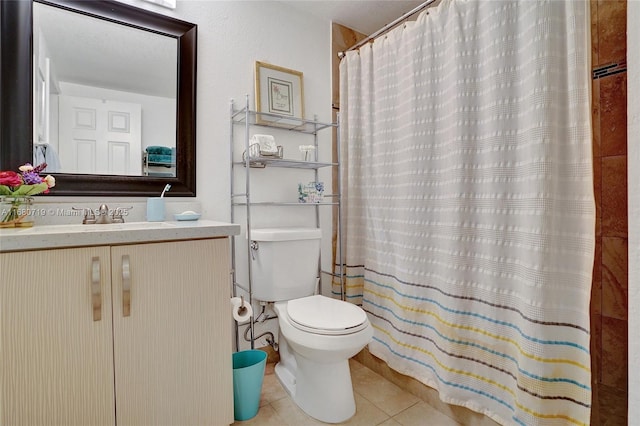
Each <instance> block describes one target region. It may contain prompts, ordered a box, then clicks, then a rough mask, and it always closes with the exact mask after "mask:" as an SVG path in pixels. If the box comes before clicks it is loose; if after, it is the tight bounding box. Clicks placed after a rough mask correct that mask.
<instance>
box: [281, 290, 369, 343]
mask: <svg viewBox="0 0 640 426" xmlns="http://www.w3.org/2000/svg"><path fill="white" fill-rule="evenodd" d="M287 317H288V318H289V320H290V322H291V325H293V326H294V327H295V328H297V329H299V330H302V331H305V332H308V333H315V334H323V335H344V334H351V333H356V332H358V331H360V330H362V329H364V328H366V327H367V325H368V322H367V314H366V313H365V312H364V310H362V308H360V307H358V306H356V305H354V304H351V303H349V302H343V301H342V300H336V299H331V298H329V297H325V296H321V295H315V296H308V297H302V298H300V299H294V300H290V301H288V302H287Z"/></svg>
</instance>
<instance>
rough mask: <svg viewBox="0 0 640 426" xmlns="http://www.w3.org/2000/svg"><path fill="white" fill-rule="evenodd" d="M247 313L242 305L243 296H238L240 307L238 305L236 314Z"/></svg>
mask: <svg viewBox="0 0 640 426" xmlns="http://www.w3.org/2000/svg"><path fill="white" fill-rule="evenodd" d="M246 313H247V307H246V306H244V296H240V307H238V315H244V314H246Z"/></svg>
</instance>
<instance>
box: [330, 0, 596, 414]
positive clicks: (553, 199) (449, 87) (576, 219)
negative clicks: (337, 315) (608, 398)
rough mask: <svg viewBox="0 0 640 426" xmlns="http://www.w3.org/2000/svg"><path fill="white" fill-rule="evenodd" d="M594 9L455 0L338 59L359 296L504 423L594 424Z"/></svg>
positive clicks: (434, 368)
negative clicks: (591, 303) (591, 29)
mask: <svg viewBox="0 0 640 426" xmlns="http://www.w3.org/2000/svg"><path fill="white" fill-rule="evenodd" d="M588 8H589V2H586V1H531V2H525V1H459V0H443V1H442V3H441V4H440V5H439V6H438V7H437V8H435V9H431V10H429V12H428V13H424V12H423V13H422V14H421V15H420V16H419V17H418V19H417V21H415V22H408V23H406V24H405V25H404V27H402V28H397V29H395V30H393V31H392V32H390V33H388V35H387V36H386V37H383V38H379V39H377V40H376V41H375V42H374V43H372V44H370V45H367V46H364V47H361V48H360V49H359V51H350V52H348V53H347V55H346V57H345V58H344V59H343V60H342V63H341V65H340V72H341V74H340V75H341V84H340V106H341V111H340V115H341V128H340V132H341V141H342V144H341V145H342V148H341V163H342V164H343V165H344V169H343V173H342V175H343V180H342V183H341V185H342V187H341V189H342V194H343V206H344V208H343V218H344V221H343V233H344V239H345V241H346V243H345V247H344V250H345V253H346V277H347V278H346V289H347V290H346V295H345V296H346V299H347V300H350V301H352V302H354V303H357V304H361V305H362V306H363V308H364V309H365V311H366V312H367V313H368V316H369V318H370V320H371V322H372V325H373V327H374V330H375V332H374V337H373V341H372V343H371V344H370V345H369V350H370V352H371V353H372V354H373V355H375V356H377V357H379V358H381V359H383V360H384V361H386V362H387V364H388V365H389V366H390V367H392V368H393V369H395V370H397V371H399V372H401V373H403V374H406V375H409V376H412V377H415V378H416V379H418V380H420V381H421V382H423V383H425V384H428V385H430V386H432V387H434V388H436V389H437V390H438V391H439V394H440V397H441V398H442V400H444V401H445V402H448V403H452V404H457V405H462V406H466V407H468V408H470V409H472V410H475V411H478V412H481V413H484V414H486V415H488V416H490V417H491V418H493V419H494V420H496V421H497V422H499V423H501V424H509V425H511V424H520V425H566V424H577V425H583V424H588V423H589V417H590V405H591V387H590V385H591V372H590V354H589V332H590V330H589V301H590V292H591V274H592V265H593V256H594V241H595V235H594V233H595V231H594V229H595V204H594V196H593V178H592V157H591V126H590V92H589V88H590V78H589V67H590V63H589V52H590V34H589V26H588V22H589V21H588V18H589V10H588ZM333 290H334V292H336V293H339V292H340V286H339V285H335V286H334V289H333Z"/></svg>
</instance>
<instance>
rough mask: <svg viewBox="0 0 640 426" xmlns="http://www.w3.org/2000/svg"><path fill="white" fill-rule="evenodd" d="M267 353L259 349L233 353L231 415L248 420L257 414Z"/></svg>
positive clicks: (237, 418)
mask: <svg viewBox="0 0 640 426" xmlns="http://www.w3.org/2000/svg"><path fill="white" fill-rule="evenodd" d="M266 364H267V353H266V352H264V351H259V350H253V349H252V350H248V351H240V352H235V353H234V354H233V417H234V418H235V420H239V421H242V420H249V419H251V418H253V417H255V415H256V414H258V409H259V408H260V394H261V392H262V379H263V377H264V367H265V365H266Z"/></svg>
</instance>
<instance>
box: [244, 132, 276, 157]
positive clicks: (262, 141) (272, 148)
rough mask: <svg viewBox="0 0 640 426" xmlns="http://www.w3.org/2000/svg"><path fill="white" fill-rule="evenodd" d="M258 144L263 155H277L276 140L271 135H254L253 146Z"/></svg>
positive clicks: (252, 138)
mask: <svg viewBox="0 0 640 426" xmlns="http://www.w3.org/2000/svg"><path fill="white" fill-rule="evenodd" d="M255 143H257V144H258V145H260V153H262V154H277V153H278V146H277V145H276V140H275V138H274V137H273V136H271V135H253V136H252V137H251V144H255Z"/></svg>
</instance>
